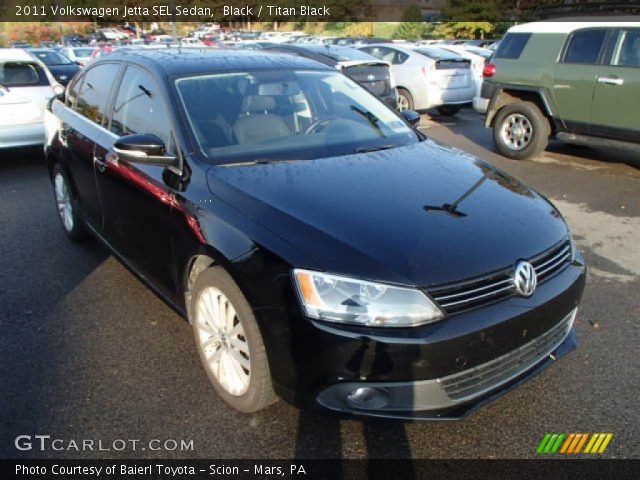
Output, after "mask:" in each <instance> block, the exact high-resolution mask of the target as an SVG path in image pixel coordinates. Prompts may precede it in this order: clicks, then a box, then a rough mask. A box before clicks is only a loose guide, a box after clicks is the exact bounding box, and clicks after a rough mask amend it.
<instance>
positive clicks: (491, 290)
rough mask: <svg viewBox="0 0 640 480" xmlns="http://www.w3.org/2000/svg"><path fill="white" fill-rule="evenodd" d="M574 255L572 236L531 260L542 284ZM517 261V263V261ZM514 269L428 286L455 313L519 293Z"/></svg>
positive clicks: (435, 296)
mask: <svg viewBox="0 0 640 480" xmlns="http://www.w3.org/2000/svg"><path fill="white" fill-rule="evenodd" d="M570 258H571V244H570V242H569V239H568V238H565V239H564V240H563V241H561V242H559V243H557V244H556V245H554V246H553V247H551V248H550V249H548V250H546V251H544V252H542V253H541V254H539V255H536V256H535V257H532V258H531V259H529V260H528V261H529V262H530V263H531V264H532V265H533V267H534V269H535V271H536V276H537V280H538V284H540V283H542V282H544V281H545V280H547V279H549V278H551V277H552V276H553V275H554V274H556V273H558V272H560V271H561V270H562V269H563V268H564V267H565V266H566V265H568V261H569V260H570ZM514 263H515V262H514ZM513 268H514V267H509V268H505V269H502V270H499V271H497V272H494V273H492V274H489V275H485V276H483V277H478V278H475V279H470V280H465V281H462V282H458V283H455V284H448V285H441V286H436V287H432V288H428V289H426V292H427V293H428V294H429V295H430V296H431V298H433V300H435V302H436V303H437V304H438V305H439V306H440V308H442V309H443V310H444V311H445V312H446V313H448V314H453V313H458V312H461V311H463V310H467V309H470V308H477V307H482V306H484V305H487V304H489V303H491V302H495V301H498V300H503V299H505V298H508V297H511V296H513V295H515V294H516V290H515V287H514V285H513Z"/></svg>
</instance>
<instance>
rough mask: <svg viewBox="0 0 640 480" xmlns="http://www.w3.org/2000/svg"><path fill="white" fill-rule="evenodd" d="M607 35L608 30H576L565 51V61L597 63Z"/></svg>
mask: <svg viewBox="0 0 640 480" xmlns="http://www.w3.org/2000/svg"><path fill="white" fill-rule="evenodd" d="M606 35H607V31H606V30H583V31H581V32H574V34H573V35H571V37H570V38H569V43H568V44H567V49H566V50H565V52H564V59H563V60H562V61H563V63H587V64H589V63H597V62H598V57H599V56H600V50H601V49H602V44H603V43H604V39H605V37H606Z"/></svg>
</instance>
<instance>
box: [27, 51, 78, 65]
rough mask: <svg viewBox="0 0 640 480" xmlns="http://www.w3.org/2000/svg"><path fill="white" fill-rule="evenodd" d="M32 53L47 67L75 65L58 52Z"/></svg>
mask: <svg viewBox="0 0 640 480" xmlns="http://www.w3.org/2000/svg"><path fill="white" fill-rule="evenodd" d="M31 53H32V54H33V55H34V56H35V57H36V58H37V59H38V60H40V61H41V62H42V63H44V64H45V65H69V64H70V63H73V62H72V61H71V60H69V59H68V58H67V57H65V56H64V55H61V54H59V53H57V52H43V51H33V52H31Z"/></svg>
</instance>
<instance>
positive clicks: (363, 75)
mask: <svg viewBox="0 0 640 480" xmlns="http://www.w3.org/2000/svg"><path fill="white" fill-rule="evenodd" d="M264 50H265V51H267V52H279V53H288V54H291V55H298V56H301V57H305V58H310V59H311V60H315V61H316V62H320V63H324V64H325V65H329V66H330V67H333V68H335V69H336V70H339V71H341V72H342V73H344V74H345V75H347V76H348V77H350V78H352V79H353V80H355V81H356V82H358V83H359V84H360V85H362V86H363V87H364V88H366V89H367V90H369V91H370V92H371V93H373V94H374V95H376V96H377V97H378V98H380V100H382V101H383V102H384V103H386V104H387V105H389V106H390V107H391V108H395V107H396V103H397V98H396V89H395V86H394V81H393V77H392V75H391V71H390V69H389V64H388V63H387V62H383V61H381V60H380V59H379V58H376V57H374V56H373V55H369V54H368V53H365V52H362V51H360V50H357V49H355V48H350V47H346V46H333V45H317V44H309V45H282V44H281V45H278V44H274V45H272V46H267V47H264Z"/></svg>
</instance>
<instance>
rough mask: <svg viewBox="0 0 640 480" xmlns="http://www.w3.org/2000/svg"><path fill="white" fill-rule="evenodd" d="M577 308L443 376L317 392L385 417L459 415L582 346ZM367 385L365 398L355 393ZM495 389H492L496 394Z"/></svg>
mask: <svg viewBox="0 0 640 480" xmlns="http://www.w3.org/2000/svg"><path fill="white" fill-rule="evenodd" d="M576 312H577V309H574V310H573V311H572V312H571V313H569V315H567V316H566V317H565V318H563V319H562V320H561V321H560V322H559V323H558V324H557V325H556V326H555V327H553V328H552V329H551V330H549V331H547V332H545V333H544V334H542V335H541V336H540V337H538V338H536V339H534V340H532V341H530V342H529V343H527V344H525V345H523V346H521V347H519V348H517V349H515V350H513V351H512V352H509V353H507V354H505V355H502V356H501V357H498V358H496V359H494V360H491V361H489V362H486V363H484V364H482V365H478V366H476V367H473V368H470V369H468V370H463V371H461V372H458V373H455V374H452V375H449V376H447V377H443V378H436V379H432V380H423V381H417V382H395V383H391V382H390V383H384V382H383V383H378V382H343V383H338V384H335V385H332V386H331V387H329V388H327V389H325V390H323V391H322V392H321V393H320V395H318V403H320V405H322V406H323V407H326V408H328V409H330V410H336V411H339V412H343V413H353V414H364V415H370V416H379V417H385V418H414V419H434V420H435V419H450V420H453V419H457V418H461V417H462V416H465V415H466V414H468V413H469V412H470V411H471V410H474V409H475V408H477V407H478V406H480V405H481V404H483V403H486V401H487V397H492V396H497V394H498V393H499V392H501V391H502V393H504V392H506V391H508V390H510V388H512V387H513V386H515V385H516V384H519V383H521V382H523V381H525V380H528V379H529V378H531V377H532V376H534V375H535V374H537V373H539V372H540V371H541V370H542V369H543V368H544V367H546V366H548V365H549V364H550V361H553V360H556V359H558V358H560V357H562V356H564V355H566V354H567V353H568V352H570V351H571V350H573V349H574V348H575V347H576V346H577V342H576V335H575V330H574V329H573V322H574V319H575V316H576ZM363 388H365V389H366V391H367V392H369V397H366V401H363V400H357V401H356V400H355V399H353V400H352V399H351V398H350V395H351V394H352V393H353V392H358V391H359V390H358V389H363ZM492 394H493V395H492Z"/></svg>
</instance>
